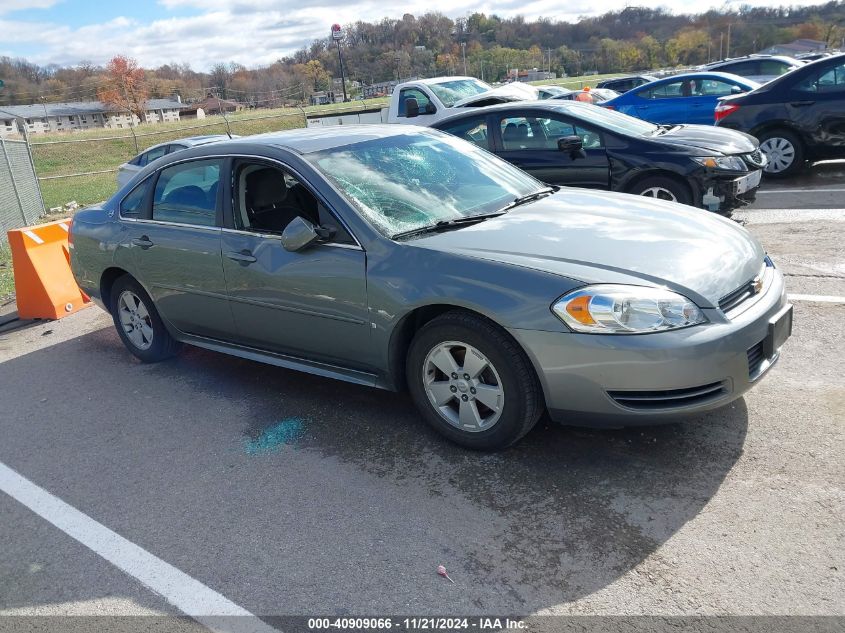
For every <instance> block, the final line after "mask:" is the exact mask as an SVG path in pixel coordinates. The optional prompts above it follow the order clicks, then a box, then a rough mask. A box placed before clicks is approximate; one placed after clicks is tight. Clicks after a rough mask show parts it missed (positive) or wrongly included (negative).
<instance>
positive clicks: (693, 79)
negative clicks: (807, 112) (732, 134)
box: [602, 72, 760, 125]
mask: <svg viewBox="0 0 845 633" xmlns="http://www.w3.org/2000/svg"><path fill="white" fill-rule="evenodd" d="M759 87H760V84H758V83H756V82H754V81H751V80H750V79H746V78H745V77H740V76H738V75H731V74H729V73H717V72H712V73H685V74H683V75H674V76H672V77H666V78H665V79H658V80H657V81H652V82H651V83H647V84H644V85H642V86H639V87H638V88H634V89H633V90H629V91H628V92H626V93H625V94H622V95H620V96H618V97H616V98H615V99H611V100H610V101H607V102H605V103H603V104H602V105H603V106H604V107H605V108H610V109H612V110H618V111H619V112H622V113H624V114H629V115H631V116H635V117H639V118H640V119H645V120H646V121H651V122H652V123H696V124H699V125H713V124H714V122H715V119H714V115H713V113H714V110H715V109H716V105H717V102H718V101H719V98H720V97H725V96H728V95H736V94H742V93H744V92H749V91H751V90H754V89H755V88H759Z"/></svg>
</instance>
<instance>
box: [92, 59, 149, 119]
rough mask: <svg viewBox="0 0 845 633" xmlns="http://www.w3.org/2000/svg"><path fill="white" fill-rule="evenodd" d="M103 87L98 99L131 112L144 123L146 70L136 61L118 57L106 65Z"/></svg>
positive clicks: (98, 93)
mask: <svg viewBox="0 0 845 633" xmlns="http://www.w3.org/2000/svg"><path fill="white" fill-rule="evenodd" d="M103 79H104V84H103V87H102V88H100V89H99V90H98V91H97V98H98V99H99V100H100V101H102V102H103V103H105V104H108V105H109V106H111V107H113V108H114V109H115V110H118V111H120V112H130V113H131V114H133V115H135V116H136V117H138V120H139V121H142V122H143V121H144V111H145V106H146V102H147V97H148V87H147V82H146V81H145V74H144V70H143V69H142V68H140V67H139V66H138V62H136V61H135V60H134V59H131V58H128V57H124V56H123V55H118V56H116V57H113V58H112V59H111V61H110V62H109V63H108V64H107V65H106V74H105V77H104V78H103Z"/></svg>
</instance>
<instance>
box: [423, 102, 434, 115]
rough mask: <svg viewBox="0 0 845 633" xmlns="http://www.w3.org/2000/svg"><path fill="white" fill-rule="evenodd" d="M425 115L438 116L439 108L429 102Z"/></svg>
mask: <svg viewBox="0 0 845 633" xmlns="http://www.w3.org/2000/svg"><path fill="white" fill-rule="evenodd" d="M425 113H426V114H436V113H437V108H435V107H434V104H433V103H432V102H431V101H429V102H428V103H426V104H425Z"/></svg>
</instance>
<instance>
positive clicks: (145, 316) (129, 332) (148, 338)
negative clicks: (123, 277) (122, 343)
mask: <svg viewBox="0 0 845 633" xmlns="http://www.w3.org/2000/svg"><path fill="white" fill-rule="evenodd" d="M117 309H118V316H119V317H120V325H121V326H122V327H123V331H124V332H125V333H126V337H127V338H128V339H129V340H130V341H131V343H132V345H134V346H135V347H137V348H138V349H140V350H146V349H149V348H150V346H151V345H152V344H153V323H152V319H151V318H150V312H149V310H147V306H145V305H144V302H143V301H141V299H140V297H138V295H136V294H135V293H134V292H132V291H130V290H124V291H123V292H122V293H121V294H120V297H119V298H118V300H117Z"/></svg>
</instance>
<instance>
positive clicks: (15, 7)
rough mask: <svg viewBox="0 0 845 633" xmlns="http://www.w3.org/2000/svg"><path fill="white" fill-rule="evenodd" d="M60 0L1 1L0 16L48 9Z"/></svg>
mask: <svg viewBox="0 0 845 633" xmlns="http://www.w3.org/2000/svg"><path fill="white" fill-rule="evenodd" d="M59 2H61V0H3V2H2V3H0V15H3V14H5V13H12V12H13V11H21V10H23V9H49V8H50V7H52V6H54V5H56V4H58V3H59Z"/></svg>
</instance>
